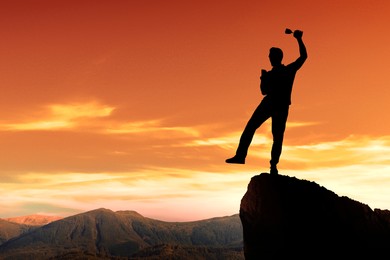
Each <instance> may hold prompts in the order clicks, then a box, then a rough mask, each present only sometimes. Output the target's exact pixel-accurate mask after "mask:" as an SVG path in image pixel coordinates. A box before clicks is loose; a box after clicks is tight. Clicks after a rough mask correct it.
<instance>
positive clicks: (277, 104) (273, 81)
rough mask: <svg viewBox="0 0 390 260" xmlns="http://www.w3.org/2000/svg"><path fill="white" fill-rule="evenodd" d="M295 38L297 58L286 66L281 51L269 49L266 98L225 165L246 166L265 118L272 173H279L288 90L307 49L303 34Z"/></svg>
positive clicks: (263, 76) (264, 78) (262, 85)
mask: <svg viewBox="0 0 390 260" xmlns="http://www.w3.org/2000/svg"><path fill="white" fill-rule="evenodd" d="M293 35H294V37H295V38H296V39H297V42H298V45H299V54H300V56H299V58H298V59H297V60H296V61H294V62H292V63H290V64H288V65H287V66H285V65H283V64H282V59H283V52H282V50H281V49H279V48H275V47H272V48H271V49H270V52H269V60H270V62H271V65H272V69H271V70H270V71H266V70H261V77H260V79H261V83H260V89H261V93H262V94H263V95H265V97H264V98H263V100H262V101H261V103H260V105H259V106H258V107H257V108H256V110H255V112H254V113H253V115H252V117H251V118H250V119H249V121H248V123H247V125H246V127H245V129H244V131H243V133H242V135H241V138H240V143H239V145H238V148H237V151H236V155H235V156H234V157H232V158H229V159H227V160H226V162H227V163H238V164H245V158H246V155H247V152H248V148H249V145H250V143H251V142H252V138H253V135H254V134H255V132H256V130H257V128H259V127H260V126H261V125H262V124H263V123H264V122H265V121H266V120H267V119H268V118H270V117H271V118H272V136H273V144H272V150H271V161H270V163H271V171H270V173H271V174H278V169H277V167H276V165H277V164H278V162H279V158H280V154H281V153H282V144H283V136H284V130H285V129H286V121H287V116H288V109H289V106H290V104H291V91H292V87H293V83H294V78H295V74H296V73H297V71H298V70H299V69H300V68H301V67H302V65H303V63H304V62H305V61H306V59H307V52H306V47H305V45H304V43H303V41H302V35H303V32H302V31H299V30H296V31H294V34H293Z"/></svg>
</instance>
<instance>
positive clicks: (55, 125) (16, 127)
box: [0, 101, 115, 131]
mask: <svg viewBox="0 0 390 260" xmlns="http://www.w3.org/2000/svg"><path fill="white" fill-rule="evenodd" d="M114 109H115V107H111V106H107V105H102V104H100V103H98V102H96V101H92V102H87V103H71V104H52V105H48V106H45V107H44V109H43V111H42V114H43V115H42V116H41V117H40V118H30V119H28V120H24V121H23V122H16V123H15V122H14V123H2V124H0V129H1V130H3V131H34V130H63V129H65V130H66V129H73V128H77V127H78V126H79V125H81V124H82V123H83V121H85V120H88V119H92V118H101V117H108V116H110V115H111V113H112V112H113V111H114Z"/></svg>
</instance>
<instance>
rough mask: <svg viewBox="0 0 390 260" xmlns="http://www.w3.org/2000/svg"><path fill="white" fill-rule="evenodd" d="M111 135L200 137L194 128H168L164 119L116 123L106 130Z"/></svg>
mask: <svg viewBox="0 0 390 260" xmlns="http://www.w3.org/2000/svg"><path fill="white" fill-rule="evenodd" d="M105 131H106V132H107V133H110V134H141V135H148V136H150V135H152V136H155V137H157V136H158V137H166V138H169V137H182V136H192V137H197V136H199V131H198V130H196V128H194V127H182V126H166V125H164V124H163V119H154V120H145V121H136V122H127V123H115V124H113V125H111V126H109V127H108V128H106V130H105Z"/></svg>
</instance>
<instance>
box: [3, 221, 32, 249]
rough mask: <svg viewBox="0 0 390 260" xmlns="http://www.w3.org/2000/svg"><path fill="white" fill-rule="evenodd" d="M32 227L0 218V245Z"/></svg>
mask: <svg viewBox="0 0 390 260" xmlns="http://www.w3.org/2000/svg"><path fill="white" fill-rule="evenodd" d="M33 229H34V227H33V226H29V225H24V224H18V223H13V222H9V221H6V220H4V219H0V245H1V244H3V243H4V242H6V241H8V240H10V239H12V238H14V237H18V236H20V235H22V234H24V233H27V232H29V231H31V230H33Z"/></svg>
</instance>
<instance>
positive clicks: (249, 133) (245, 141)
mask: <svg viewBox="0 0 390 260" xmlns="http://www.w3.org/2000/svg"><path fill="white" fill-rule="evenodd" d="M270 116H271V113H270V108H269V105H268V103H267V102H264V101H262V102H261V103H260V105H259V106H258V107H257V108H256V110H255V111H254V112H253V115H252V117H251V118H250V119H249V121H248V123H247V124H246V126H245V129H244V131H243V132H242V134H241V138H240V143H239V144H238V148H237V151H236V155H235V156H234V157H232V158H229V159H226V162H227V163H239V164H245V158H246V155H247V153H248V148H249V145H250V144H251V142H252V139H253V135H254V134H255V132H256V130H257V128H259V127H260V126H261V125H262V124H263V123H264V122H265V121H266V120H267V119H268V118H270Z"/></svg>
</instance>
